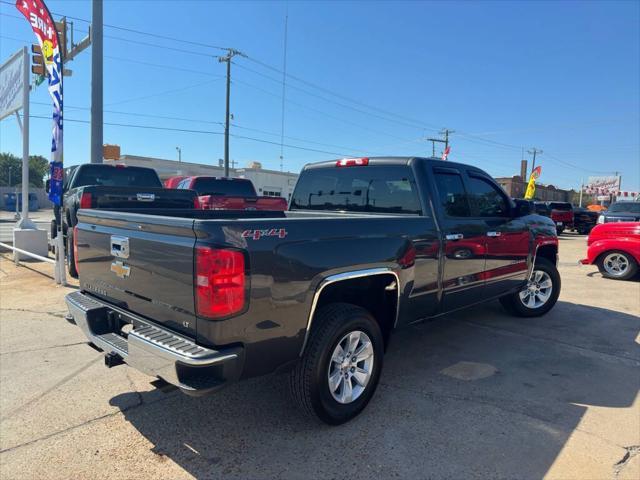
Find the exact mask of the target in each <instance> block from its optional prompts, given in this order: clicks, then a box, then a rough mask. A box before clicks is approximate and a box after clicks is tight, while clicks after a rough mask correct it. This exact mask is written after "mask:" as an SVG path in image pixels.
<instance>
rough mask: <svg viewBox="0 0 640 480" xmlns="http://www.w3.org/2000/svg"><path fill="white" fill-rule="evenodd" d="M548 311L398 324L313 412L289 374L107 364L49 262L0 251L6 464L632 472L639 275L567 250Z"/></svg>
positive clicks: (33, 473)
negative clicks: (349, 413) (349, 400)
mask: <svg viewBox="0 0 640 480" xmlns="http://www.w3.org/2000/svg"><path fill="white" fill-rule="evenodd" d="M560 243H561V245H560V264H559V269H560V273H561V276H562V282H563V286H562V293H561V295H560V300H559V302H558V304H557V305H556V307H555V308H554V309H553V310H552V311H551V312H550V313H549V314H547V315H546V316H544V317H542V318H536V319H520V318H514V317H510V316H508V315H506V314H505V313H504V312H503V310H502V309H501V307H500V305H499V304H498V303H497V302H494V303H491V304H487V305H484V306H481V307H476V308H474V309H471V310H469V311H465V312H461V313H456V314H455V315H449V316H447V317H444V318H440V319H438V320H435V321H431V322H426V323H423V324H420V325H418V326H415V327H412V328H409V329H406V330H403V331H400V332H398V333H397V334H396V335H395V337H393V339H392V343H391V345H390V348H389V350H388V353H387V356H386V357H385V367H384V371H383V373H382V378H381V383H380V386H379V388H378V391H377V393H376V395H375V397H374V399H373V400H372V402H371V403H370V405H369V406H368V408H367V409H366V410H365V411H364V412H363V414H361V415H360V416H359V417H358V418H356V419H355V420H354V421H352V422H350V423H348V424H346V425H343V426H339V427H328V426H324V425H320V424H316V423H313V422H310V421H309V420H307V419H306V418H304V417H302V416H300V415H299V414H298V413H297V411H296V410H294V409H293V408H292V402H290V401H289V399H288V395H287V391H286V381H285V380H286V378H285V377H284V376H277V375H274V376H268V377H264V378H259V379H254V380H250V381H247V382H242V383H239V384H237V385H234V386H231V387H229V388H227V389H226V390H223V391H222V392H220V393H218V394H216V395H214V396H210V397H205V398H190V397H187V396H185V395H183V394H181V393H179V392H177V391H171V392H168V393H163V392H162V391H159V390H156V389H155V388H154V387H153V386H152V385H150V384H149V382H150V381H151V380H153V379H152V378H150V377H147V376H145V375H142V374H140V373H138V372H136V371H135V370H133V369H130V368H128V367H126V366H120V367H117V368H112V369H107V368H105V367H104V366H103V361H102V355H101V354H100V353H98V352H96V351H95V350H92V349H91V348H89V347H88V346H87V345H86V343H85V338H84V336H83V335H82V334H81V332H80V330H79V329H78V328H77V327H75V326H73V325H70V324H69V323H67V322H66V321H65V319H64V314H65V313H66V308H65V305H64V301H63V298H64V295H65V294H66V293H68V292H69V291H72V289H73V288H74V287H68V288H63V287H56V286H55V285H54V283H53V281H52V280H51V274H52V271H51V270H52V266H51V265H45V264H38V263H33V264H28V266H23V267H16V266H15V265H14V264H13V263H12V262H11V260H10V259H9V257H8V256H6V255H0V262H1V265H0V288H1V290H0V295H1V297H0V308H1V310H0V383H1V388H0V477H1V478H2V479H19V478H25V479H26V478H29V479H31V478H60V479H68V478H114V477H118V478H127V479H129V478H172V479H181V478H194V477H195V478H221V477H225V478H227V477H228V478H311V477H312V478H341V479H345V478H348V479H357V478H372V477H382V476H384V477H385V478H386V477H390V478H393V477H398V478H542V477H547V478H558V479H573V478H575V479H616V478H617V479H635V480H637V479H638V478H640V400H639V396H638V391H639V387H640V347H639V344H638V343H639V341H640V339H639V332H640V319H639V316H640V283H639V282H638V281H637V280H636V281H630V282H617V281H613V280H606V279H603V278H602V277H601V276H600V274H599V273H598V272H597V269H596V268H595V267H593V266H578V264H577V261H578V259H579V258H582V257H583V256H584V254H585V251H586V240H585V237H583V236H577V235H572V234H569V235H564V236H563V237H562V238H561V242H560Z"/></svg>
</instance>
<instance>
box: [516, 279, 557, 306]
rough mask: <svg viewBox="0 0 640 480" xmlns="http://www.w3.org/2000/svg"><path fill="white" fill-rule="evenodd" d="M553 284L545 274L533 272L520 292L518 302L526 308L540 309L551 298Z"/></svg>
mask: <svg viewBox="0 0 640 480" xmlns="http://www.w3.org/2000/svg"><path fill="white" fill-rule="evenodd" d="M552 292H553V282H552V281H551V277H550V276H549V274H548V273H547V272H543V271H542V270H534V271H533V274H532V275H531V278H530V279H529V282H528V283H527V286H526V287H525V289H524V290H522V291H521V292H520V301H521V302H522V304H523V305H524V306H525V307H527V308H540V307H542V306H543V305H544V304H545V303H547V301H548V300H549V299H550V298H551V293H552Z"/></svg>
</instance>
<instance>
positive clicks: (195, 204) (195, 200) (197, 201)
mask: <svg viewBox="0 0 640 480" xmlns="http://www.w3.org/2000/svg"><path fill="white" fill-rule="evenodd" d="M193 208H195V209H196V210H201V209H202V205H201V204H200V199H199V198H198V197H193Z"/></svg>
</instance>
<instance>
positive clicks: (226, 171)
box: [224, 54, 231, 177]
mask: <svg viewBox="0 0 640 480" xmlns="http://www.w3.org/2000/svg"><path fill="white" fill-rule="evenodd" d="M230 99H231V54H229V56H228V57H227V113H226V117H225V121H224V176H225V177H229V103H230Z"/></svg>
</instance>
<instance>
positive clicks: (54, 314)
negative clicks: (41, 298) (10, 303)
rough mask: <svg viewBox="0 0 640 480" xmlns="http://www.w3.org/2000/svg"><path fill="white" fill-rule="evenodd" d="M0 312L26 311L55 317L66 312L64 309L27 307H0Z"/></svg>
mask: <svg viewBox="0 0 640 480" xmlns="http://www.w3.org/2000/svg"><path fill="white" fill-rule="evenodd" d="M0 312H26V313H36V314H38V315H50V316H52V317H56V318H64V317H65V315H66V314H67V311H66V310H56V311H53V312H41V311H39V310H29V309H28V308H0Z"/></svg>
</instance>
